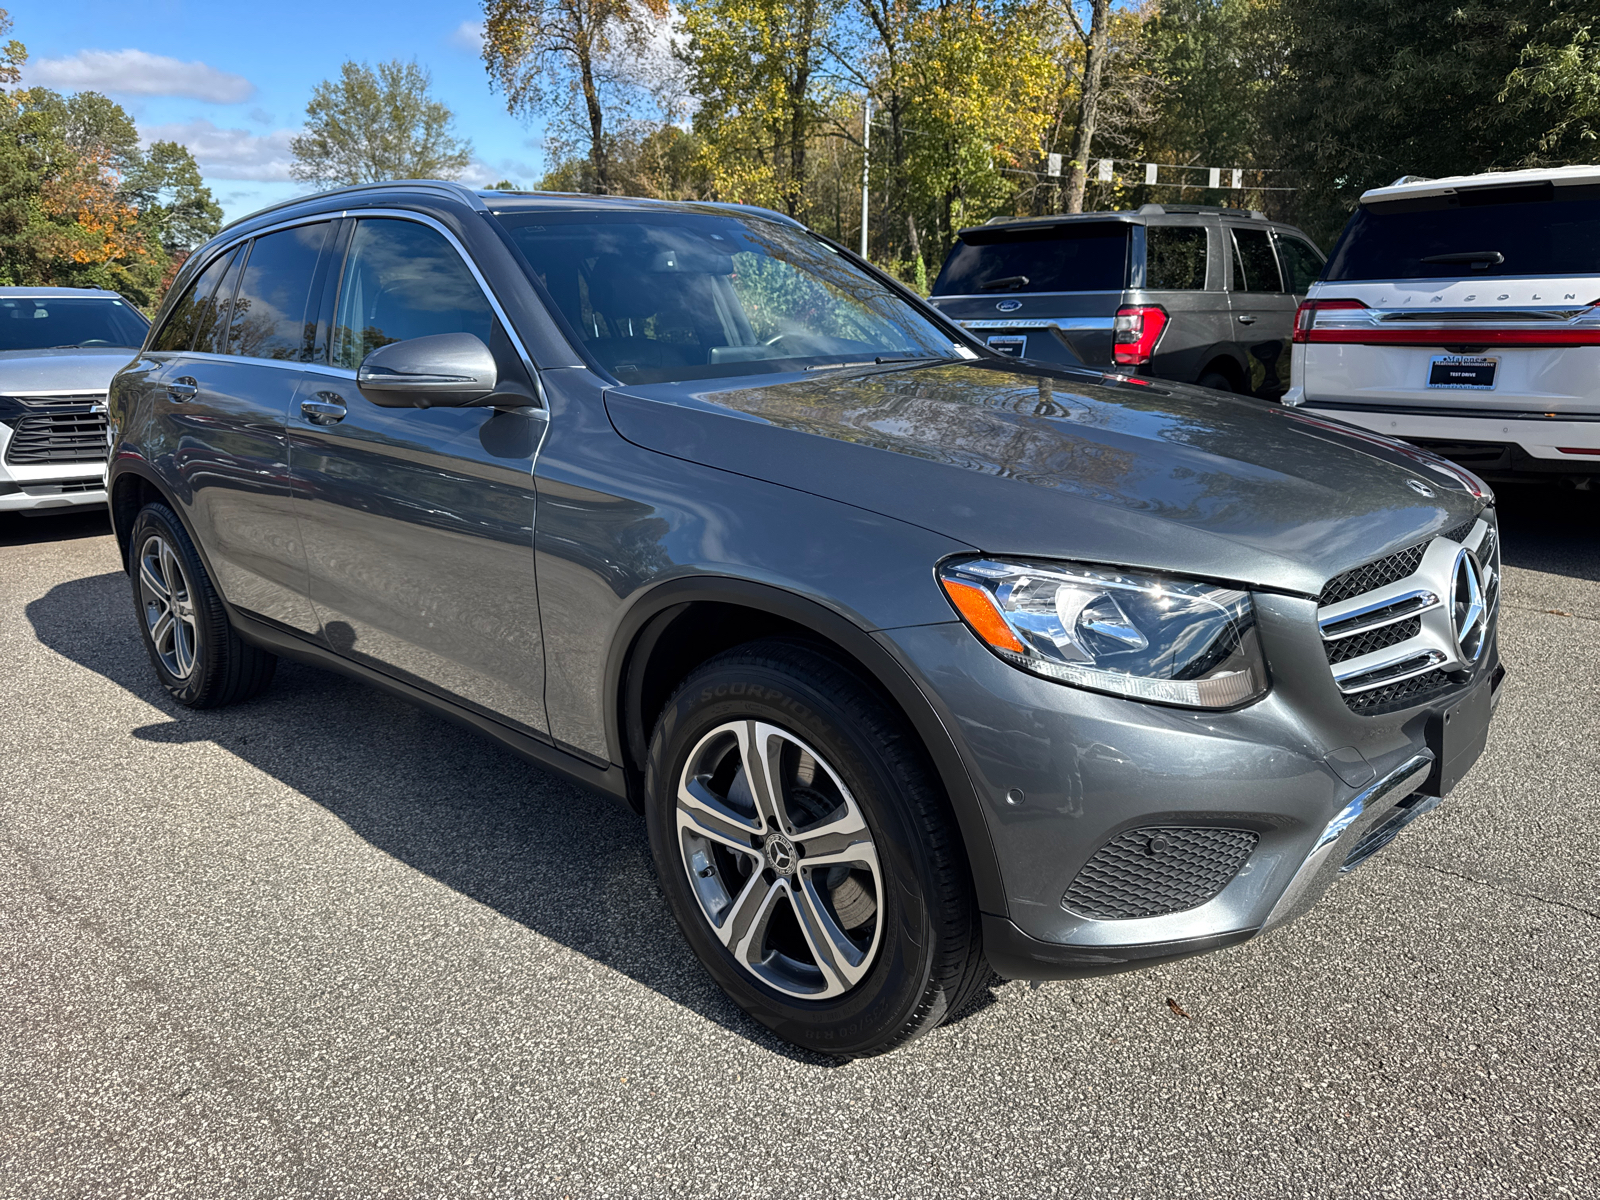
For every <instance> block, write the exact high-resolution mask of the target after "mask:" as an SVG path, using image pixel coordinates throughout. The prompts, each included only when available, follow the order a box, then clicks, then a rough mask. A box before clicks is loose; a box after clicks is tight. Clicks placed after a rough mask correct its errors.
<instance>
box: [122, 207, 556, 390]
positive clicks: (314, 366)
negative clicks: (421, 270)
mask: <svg viewBox="0 0 1600 1200" xmlns="http://www.w3.org/2000/svg"><path fill="white" fill-rule="evenodd" d="M364 217H382V218H386V219H389V220H402V221H415V222H417V223H418V224H419V225H426V226H427V227H428V228H430V229H432V230H433V231H434V232H435V233H438V234H440V235H441V236H442V237H443V238H444V240H445V241H446V242H448V243H449V245H450V248H451V249H453V250H454V251H455V252H456V257H457V258H459V259H460V260H461V261H462V262H463V263H464V264H465V265H466V268H467V270H468V271H469V272H470V273H471V275H472V278H473V280H474V282H476V283H477V285H478V290H479V291H480V292H482V293H483V297H484V299H485V300H487V301H488V302H489V307H490V308H491V309H492V310H493V311H494V315H495V317H496V318H497V319H498V320H499V322H500V324H501V326H502V327H503V328H504V329H505V331H506V336H507V337H508V338H510V339H511V345H512V348H513V349H515V350H516V352H517V357H518V358H520V359H521V360H522V365H523V366H524V367H526V368H527V369H528V376H529V378H531V379H532V380H533V387H534V391H535V392H536V393H537V395H538V397H539V406H540V407H541V408H546V409H547V408H548V407H549V402H548V400H547V399H546V397H545V394H544V381H543V380H541V379H540V378H539V368H538V367H537V366H535V365H534V362H533V358H532V356H531V355H529V353H528V348H527V346H525V345H524V344H523V341H522V337H521V335H519V334H518V333H517V330H516V327H515V326H513V325H512V323H511V319H510V318H509V317H508V316H507V315H506V310H505V307H504V306H503V305H502V304H501V303H500V298H499V297H498V296H496V295H495V294H494V289H493V288H492V287H490V286H489V281H488V280H487V279H485V278H484V277H483V272H482V271H480V270H478V264H477V263H475V262H473V261H472V256H471V255H470V254H468V253H467V250H466V247H465V246H463V245H462V244H461V239H459V238H458V237H456V235H455V234H454V233H452V232H450V230H449V229H448V228H447V227H446V226H445V225H444V223H443V222H441V221H439V220H437V219H436V218H434V217H430V216H428V215H427V214H426V213H419V212H412V211H410V210H408V209H404V208H361V209H354V210H352V209H348V208H342V209H339V210H338V211H336V212H335V211H329V212H320V213H311V214H307V215H302V216H298V217H291V218H290V219H289V220H286V221H278V222H275V223H274V224H271V225H263V226H262V227H261V228H259V229H253V230H251V231H250V232H249V233H241V234H240V235H239V236H238V237H236V238H234V239H233V240H232V241H230V242H226V243H224V244H223V245H221V246H219V247H218V248H217V249H216V250H215V251H214V252H213V253H211V254H208V255H207V256H206V259H205V261H204V262H203V263H202V264H201V266H200V268H199V270H197V271H196V272H195V275H194V276H191V277H190V281H191V282H192V281H193V279H194V278H195V277H196V276H198V275H200V274H201V272H203V271H205V270H206V269H207V268H208V267H210V266H211V264H212V263H214V262H216V261H217V260H218V259H219V258H221V257H222V256H223V255H225V254H227V253H229V252H230V251H232V250H234V249H236V248H238V247H239V246H241V245H243V244H244V243H245V242H248V241H252V240H254V239H256V238H260V237H266V236H267V235H268V234H271V233H279V232H281V231H283V230H285V229H294V228H296V227H298V226H300V225H316V224H320V223H322V222H324V221H340V220H356V221H359V220H361V219H362V218H364ZM184 265H185V266H187V265H188V264H187V263H185V264H184ZM339 274H340V281H341V282H342V280H343V274H344V264H343V263H342V262H341V263H340V264H339ZM185 287H186V288H187V284H186V285H185ZM158 315H160V316H161V317H162V320H161V322H160V323H159V325H158V324H157V323H155V322H152V323H151V325H150V332H149V333H148V334H147V335H146V337H145V344H144V346H143V347H142V348H141V356H143V355H149V354H181V355H184V356H186V357H190V358H197V359H201V360H204V361H208V362H210V361H223V362H248V363H253V364H256V365H266V366H272V367H286V368H290V369H292V370H296V371H313V372H315V373H317V374H321V375H330V376H332V377H334V378H337V379H352V380H353V379H355V377H356V373H355V372H354V371H353V370H351V369H350V368H348V367H336V366H334V365H333V364H332V363H311V362H290V361H288V360H286V359H276V358H251V357H248V356H246V355H243V354H213V353H211V352H209V351H199V350H160V351H152V350H150V348H149V347H150V342H151V341H152V339H153V338H154V337H155V333H156V330H157V329H158V328H160V327H161V326H164V325H165V324H166V320H165V318H166V316H167V314H166V313H164V312H163V313H161V314H158ZM330 353H331V349H330Z"/></svg>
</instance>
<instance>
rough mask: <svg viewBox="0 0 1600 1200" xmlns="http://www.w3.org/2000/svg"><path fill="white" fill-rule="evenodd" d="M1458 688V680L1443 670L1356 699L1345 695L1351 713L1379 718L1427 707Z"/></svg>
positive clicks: (1359, 695) (1415, 677) (1412, 678)
mask: <svg viewBox="0 0 1600 1200" xmlns="http://www.w3.org/2000/svg"><path fill="white" fill-rule="evenodd" d="M1455 686H1456V683H1455V681H1454V680H1452V679H1451V678H1450V676H1448V675H1446V674H1445V673H1444V672H1443V671H1429V672H1427V674H1425V675H1413V676H1412V677H1411V678H1410V679H1402V680H1401V681H1400V682H1399V683H1391V684H1389V685H1388V686H1387V687H1381V688H1373V689H1372V690H1371V691H1370V692H1357V693H1355V695H1353V696H1346V697H1345V698H1344V701H1345V703H1346V704H1348V705H1349V706H1350V708H1351V710H1352V711H1354V712H1358V713H1360V714H1361V715H1362V716H1365V717H1376V716H1380V715H1381V714H1383V713H1386V712H1393V711H1394V710H1395V709H1398V708H1410V707H1411V706H1412V705H1414V704H1424V703H1426V702H1427V701H1429V700H1431V699H1432V698H1433V697H1434V696H1436V695H1442V694H1443V693H1445V692H1448V691H1449V690H1450V689H1451V688H1453V687H1455Z"/></svg>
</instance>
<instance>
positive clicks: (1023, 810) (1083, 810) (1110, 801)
mask: <svg viewBox="0 0 1600 1200" xmlns="http://www.w3.org/2000/svg"><path fill="white" fill-rule="evenodd" d="M1314 608H1315V606H1314V603H1313V602H1311V601H1308V600H1300V599H1297V598H1293V597H1281V596H1265V595H1258V597H1257V617H1258V621H1260V623H1261V625H1262V628H1263V640H1264V643H1265V644H1266V645H1267V646H1268V659H1269V667H1270V668H1271V670H1272V674H1273V678H1274V686H1273V689H1272V691H1271V692H1270V693H1269V694H1268V695H1267V696H1266V697H1265V698H1263V699H1262V700H1261V701H1259V702H1257V703H1255V704H1252V705H1249V706H1247V707H1245V708H1243V709H1239V710H1236V711H1233V712H1221V713H1217V712H1197V711H1192V710H1184V709H1177V708H1166V707H1161V706H1157V705H1150V704H1141V703H1138V702H1135V701H1130V700H1124V699H1120V698H1115V697H1109V696H1100V695H1096V694H1094V693H1090V692H1085V691H1081V690H1078V689H1074V688H1070V687H1066V686H1063V685H1060V684H1056V683H1053V682H1050V681H1048V680H1043V679H1038V678H1035V677H1033V676H1031V675H1027V674H1025V673H1023V672H1020V671H1017V670H1015V669H1014V668H1012V667H1010V666H1008V665H1007V664H1005V663H1002V662H1001V661H1000V660H999V659H997V658H995V656H993V655H992V654H990V653H989V652H988V651H987V650H986V649H984V648H983V647H982V646H981V645H980V644H979V643H978V642H977V640H976V639H975V638H974V637H973V636H972V635H971V633H970V632H969V631H968V630H967V629H966V628H965V627H964V626H962V625H958V624H956V625H933V626H920V627H916V628H908V629H900V630H894V631H890V632H888V633H885V634H882V635H880V636H882V637H884V638H886V639H889V640H892V641H893V642H894V643H895V645H896V646H897V647H898V649H899V650H900V652H901V654H902V656H903V660H909V662H910V663H912V664H913V665H914V666H915V667H916V669H917V670H918V672H919V673H920V674H921V675H922V676H923V681H924V684H925V692H926V693H927V694H928V695H929V696H930V698H931V699H933V701H934V703H935V705H936V707H943V709H944V711H943V712H942V713H941V716H942V717H943V718H944V720H945V723H946V727H947V728H948V729H949V730H950V731H951V733H952V734H953V735H955V738H956V742H957V746H958V748H959V750H960V752H961V754H962V756H963V759H964V760H965V763H966V765H967V768H968V772H969V775H970V776H971V779H972V782H973V784H974V785H975V790H976V792H977V794H978V796H979V799H980V803H981V804H982V806H983V808H984V813H983V815H984V818H985V821H986V824H987V828H988V832H989V834H990V839H991V842H992V844H993V846H994V850H995V857H996V859H997V861H998V864H999V868H1000V875H1001V878H1002V883H1003V887H1004V891H1005V899H1006V907H1007V911H1006V912H1003V913H1001V912H993V913H986V914H985V917H984V924H985V939H986V941H985V949H986V953H987V954H988V956H989V961H990V965H991V966H993V967H994V969H995V970H996V971H998V972H999V973H1000V974H1002V975H1005V976H1008V977H1012V978H1029V979H1051V978H1068V977H1072V976H1078V975H1088V974H1103V973H1108V972H1113V971H1121V970H1128V969H1132V968H1135V967H1138V966H1143V965H1148V964H1151V963H1155V962H1159V961H1163V960H1167V959H1174V958H1181V957H1185V956H1187V955H1191V954H1196V953H1201V952H1204V951H1208V950H1213V949H1217V948H1220V947H1223V946H1227V945H1232V944H1235V943H1237V942H1241V941H1244V940H1245V939H1247V938H1249V937H1252V936H1254V935H1255V934H1257V933H1259V932H1261V931H1262V930H1263V929H1268V928H1272V927H1275V926H1277V925H1281V924H1283V923H1285V922H1287V921H1289V920H1292V919H1293V918H1294V917H1296V916H1298V915H1300V914H1301V913H1303V912H1305V911H1306V910H1307V909H1308V908H1310V907H1311V906H1312V905H1313V904H1314V903H1315V902H1316V900H1317V899H1318V898H1319V897H1320V896H1321V895H1322V893H1323V892H1324V891H1325V890H1326V889H1327V888H1328V886H1329V885H1330V884H1331V883H1332V882H1333V881H1334V879H1336V878H1337V877H1338V875H1339V873H1340V871H1341V869H1343V868H1344V867H1345V866H1346V864H1347V863H1348V864H1349V865H1351V866H1354V865H1356V864H1357V863H1358V862H1359V861H1364V857H1365V855H1367V854H1370V853H1371V851H1372V850H1373V849H1374V848H1375V844H1378V843H1381V842H1382V840H1383V839H1385V838H1386V837H1389V836H1392V835H1393V834H1394V833H1397V832H1398V830H1399V828H1400V827H1401V826H1402V825H1404V824H1405V823H1407V822H1408V821H1409V820H1410V819H1411V818H1412V817H1414V816H1416V815H1420V814H1421V813H1422V812H1425V811H1427V810H1428V809H1429V808H1431V807H1432V803H1427V802H1426V801H1427V800H1430V799H1431V797H1426V796H1423V793H1424V792H1426V791H1427V790H1428V789H1429V788H1430V787H1433V788H1434V789H1435V790H1437V784H1438V782H1439V775H1438V772H1437V771H1436V769H1435V764H1434V759H1435V758H1436V757H1437V756H1438V755H1439V754H1440V753H1441V752H1442V751H1441V749H1440V748H1439V742H1438V734H1437V730H1438V728H1439V727H1440V726H1441V724H1442V714H1443V712H1444V711H1445V709H1446V708H1449V709H1451V710H1452V711H1456V710H1461V708H1462V705H1463V698H1464V697H1467V696H1476V695H1478V694H1479V689H1483V690H1484V693H1483V694H1484V695H1485V696H1488V697H1491V700H1490V702H1489V703H1486V704H1484V705H1481V706H1479V713H1480V716H1481V719H1482V720H1484V721H1486V720H1487V716H1486V714H1487V712H1488V711H1490V710H1491V709H1492V698H1495V697H1497V694H1498V689H1499V683H1500V679H1501V677H1502V676H1503V672H1502V671H1500V669H1499V664H1498V651H1497V647H1496V645H1495V643H1494V642H1493V640H1491V641H1490V644H1489V646H1488V649H1487V651H1486V652H1485V654H1484V655H1483V658H1482V661H1481V662H1480V663H1479V664H1478V667H1477V668H1476V670H1475V673H1474V675H1473V677H1472V679H1471V681H1470V682H1469V683H1468V685H1467V686H1466V687H1464V688H1458V689H1455V690H1453V691H1452V692H1450V693H1449V694H1448V696H1447V697H1446V698H1445V699H1443V700H1440V701H1437V702H1434V703H1431V704H1427V705H1420V706H1418V707H1415V708H1411V709H1405V710H1402V711H1396V712H1391V713H1388V714H1385V715H1382V716H1376V717H1374V716H1365V715H1358V714H1356V713H1354V712H1352V711H1351V709H1350V708H1349V706H1348V705H1346V704H1345V703H1344V701H1343V699H1342V698H1341V697H1340V696H1339V694H1338V692H1337V690H1336V689H1335V688H1334V687H1333V685H1332V682H1331V678H1330V675H1329V666H1328V662H1327V660H1326V658H1325V656H1324V654H1323V652H1322V647H1321V644H1320V642H1319V641H1318V640H1317V639H1315V638H1314V637H1313V638H1310V639H1309V640H1308V639H1307V638H1306V637H1304V636H1300V635H1303V634H1304V632H1305V631H1308V630H1312V629H1314V628H1315V625H1314V620H1313V614H1314ZM1479 749H1481V741H1480V742H1479V743H1477V745H1475V746H1473V747H1471V748H1470V754H1471V757H1475V756H1476V753H1477V752H1478V750H1479ZM1451 760H1452V761H1451V765H1452V767H1453V771H1452V773H1451V775H1450V776H1449V778H1450V779H1453V778H1454V777H1455V775H1456V774H1458V773H1459V771H1461V770H1464V769H1465V767H1466V766H1468V765H1470V758H1469V759H1467V760H1466V761H1465V763H1463V761H1462V760H1461V754H1460V752H1459V749H1457V750H1453V751H1452V752H1451ZM1446 786H1448V782H1447V783H1446ZM1413 797H1419V798H1418V799H1416V800H1413V799H1412V798H1413ZM1402 805H1404V806H1405V807H1401V806H1402ZM1402 818H1403V819H1402ZM1151 827H1178V828H1199V829H1210V830H1217V831H1240V830H1245V831H1249V833H1251V834H1253V835H1254V838H1255V841H1254V844H1253V849H1251V850H1250V852H1249V854H1248V857H1247V858H1246V859H1245V860H1244V862H1243V865H1242V866H1241V867H1240V868H1239V869H1238V870H1237V872H1236V873H1234V874H1233V875H1232V876H1231V878H1229V879H1228V880H1227V882H1226V884H1225V886H1222V887H1221V890H1220V891H1217V892H1215V894H1213V895H1211V896H1210V897H1209V898H1207V899H1205V900H1204V902H1202V903H1198V904H1196V905H1194V906H1193V907H1188V908H1184V909H1182V910H1180V911H1169V912H1161V913H1159V914H1158V915H1151V916H1132V917H1121V918H1117V919H1107V918H1105V917H1104V916H1086V915H1084V914H1083V913H1082V912H1081V911H1075V910H1074V908H1072V907H1070V906H1069V904H1068V901H1067V893H1068V891H1069V889H1070V888H1072V887H1073V885H1074V881H1075V880H1077V879H1078V878H1079V873H1080V872H1081V871H1083V869H1084V868H1085V866H1086V865H1087V864H1089V863H1090V860H1091V859H1093V858H1095V856H1096V855H1097V853H1098V852H1100V851H1102V849H1103V848H1105V847H1107V846H1108V844H1109V843H1111V842H1112V841H1113V840H1114V839H1118V838H1120V837H1123V836H1124V835H1128V834H1133V833H1136V832H1138V831H1143V830H1146V829H1149V828H1151ZM1363 843H1365V844H1364V845H1363ZM1358 848H1360V849H1361V850H1362V852H1363V853H1362V854H1359V855H1358V854H1355V852H1356V851H1357V849H1358ZM1152 852H1153V851H1152Z"/></svg>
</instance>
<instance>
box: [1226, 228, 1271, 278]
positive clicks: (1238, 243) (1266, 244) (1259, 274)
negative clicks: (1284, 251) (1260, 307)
mask: <svg viewBox="0 0 1600 1200" xmlns="http://www.w3.org/2000/svg"><path fill="white" fill-rule="evenodd" d="M1241 275H1242V278H1241ZM1233 290H1234V291H1236V292H1281V291H1283V280H1282V279H1280V278H1279V277H1278V260H1277V258H1276V257H1274V255H1273V253H1272V242H1271V241H1269V240H1268V238H1267V231H1266V230H1265V229H1235V230H1234V231H1233Z"/></svg>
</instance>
